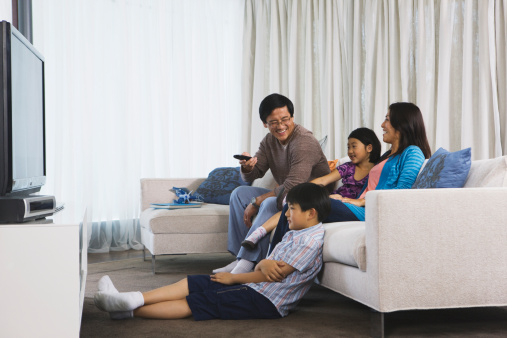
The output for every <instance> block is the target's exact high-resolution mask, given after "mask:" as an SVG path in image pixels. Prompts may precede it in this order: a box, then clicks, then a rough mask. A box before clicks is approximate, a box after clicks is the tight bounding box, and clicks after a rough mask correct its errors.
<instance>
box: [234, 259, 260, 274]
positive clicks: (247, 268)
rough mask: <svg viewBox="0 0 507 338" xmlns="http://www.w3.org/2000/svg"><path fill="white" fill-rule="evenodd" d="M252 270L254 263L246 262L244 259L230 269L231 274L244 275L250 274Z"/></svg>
mask: <svg viewBox="0 0 507 338" xmlns="http://www.w3.org/2000/svg"><path fill="white" fill-rule="evenodd" d="M253 268H254V262H250V261H247V260H246V259H240V260H239V262H238V265H236V267H235V268H234V269H232V271H231V273H246V272H252V270H253Z"/></svg>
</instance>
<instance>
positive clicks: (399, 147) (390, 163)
mask: <svg viewBox="0 0 507 338" xmlns="http://www.w3.org/2000/svg"><path fill="white" fill-rule="evenodd" d="M381 127H382V130H383V136H382V138H383V141H384V142H386V143H388V144H390V145H391V148H390V149H389V150H388V151H387V152H386V153H384V154H383V155H382V156H381V157H380V159H379V160H378V162H377V164H376V165H375V166H374V167H373V168H372V169H371V171H370V174H369V178H368V182H367V183H366V184H365V186H364V188H363V192H362V193H361V195H360V196H359V197H358V198H357V199H352V198H343V199H342V200H341V201H339V200H336V199H331V214H330V215H329V216H328V217H327V218H326V219H325V220H324V222H323V223H332V222H347V221H364V220H365V203H366V201H365V195H366V193H367V192H368V191H370V190H376V189H379V190H380V189H410V188H411V187H412V185H413V184H414V182H415V180H416V178H417V174H418V173H419V170H420V169H421V166H422V165H423V163H424V159H427V158H430V156H431V149H430V146H429V143H428V139H427V137H426V129H425V127H424V120H423V117H422V114H421V110H420V109H419V107H417V106H416V105H415V104H413V103H410V102H397V103H393V104H391V105H390V106H389V110H388V112H387V115H386V117H385V120H384V122H383V123H382V125H381ZM325 177H326V176H324V178H325ZM321 183H322V184H328V183H329V182H327V181H324V182H321ZM285 208H286V206H285V207H284V211H282V214H281V217H280V220H279V221H278V225H277V227H276V231H275V234H274V237H273V240H272V243H271V247H270V249H269V252H271V250H272V249H273V248H274V247H275V245H276V244H277V243H278V242H279V241H280V240H281V238H282V237H283V235H284V234H285V232H287V229H288V228H287V219H286V218H285V216H284V215H285Z"/></svg>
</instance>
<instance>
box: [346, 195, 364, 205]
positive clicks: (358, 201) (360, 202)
mask: <svg viewBox="0 0 507 338" xmlns="http://www.w3.org/2000/svg"><path fill="white" fill-rule="evenodd" d="M342 202H343V203H349V204H352V205H357V206H358V207H364V206H365V200H364V198H360V199H354V198H348V197H343V198H342Z"/></svg>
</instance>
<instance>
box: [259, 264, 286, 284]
mask: <svg viewBox="0 0 507 338" xmlns="http://www.w3.org/2000/svg"><path fill="white" fill-rule="evenodd" d="M285 266H286V264H285V262H282V261H274V260H270V259H263V260H262V261H260V262H259V264H257V266H256V267H255V270H256V271H259V270H260V271H261V272H262V273H263V274H264V276H266V278H267V279H268V281H270V282H281V281H282V280H284V278H285V277H286V276H285V275H284V273H283V270H282V268H283V267H285Z"/></svg>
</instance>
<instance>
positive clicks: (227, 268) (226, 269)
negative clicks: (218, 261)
mask: <svg viewBox="0 0 507 338" xmlns="http://www.w3.org/2000/svg"><path fill="white" fill-rule="evenodd" d="M237 264H238V260H235V261H234V262H231V263H229V264H227V265H226V266H224V267H223V268H220V269H215V270H213V273H219V272H231V271H232V269H234V268H235V267H236V265H237Z"/></svg>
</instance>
